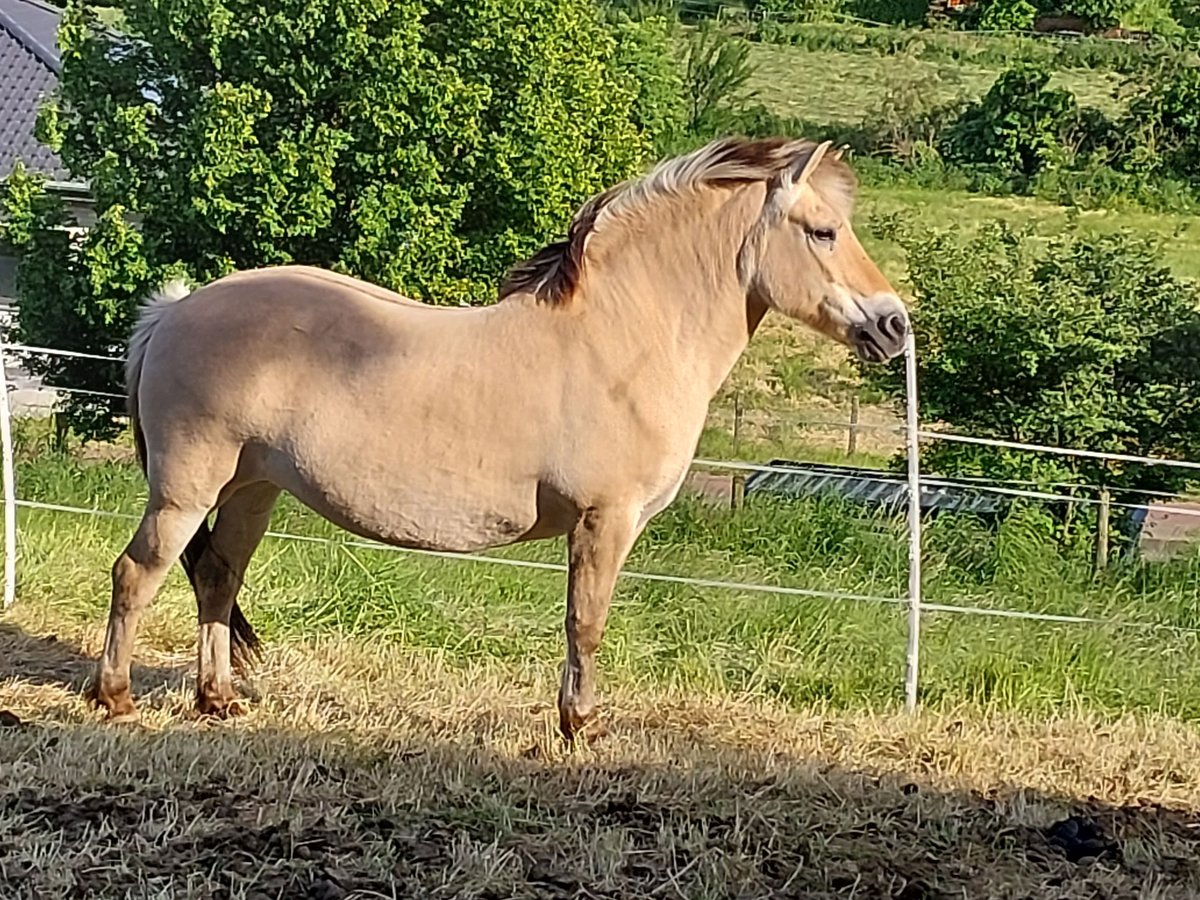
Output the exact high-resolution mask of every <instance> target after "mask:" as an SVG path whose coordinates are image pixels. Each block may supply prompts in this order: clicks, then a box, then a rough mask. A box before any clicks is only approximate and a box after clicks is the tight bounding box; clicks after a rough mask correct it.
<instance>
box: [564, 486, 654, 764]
mask: <svg viewBox="0 0 1200 900" xmlns="http://www.w3.org/2000/svg"><path fill="white" fill-rule="evenodd" d="M639 531H640V528H639V523H638V516H637V513H636V512H634V511H632V510H628V509H622V508H616V509H613V508H591V509H588V510H586V511H585V512H584V514H583V515H582V516H581V517H580V519H579V521H578V522H577V523H576V525H575V528H574V530H573V531H572V532H571V535H570V537H569V539H568V548H569V557H570V558H569V569H570V572H569V574H568V576H567V622H566V630H567V659H566V663H565V664H564V666H563V674H562V684H561V686H560V687H559V691H558V722H559V728H560V730H561V731H562V734H563V737H564V738H566V739H567V741H572V740H574V738H575V736H576V735H577V734H579V732H580V731H581V730H582V729H583V728H584V727H585V726H586V725H587V724H588V722H590V721H591V720H592V719H593V718H594V717H595V715H596V651H597V650H599V649H600V641H601V639H602V638H603V637H604V625H605V623H606V622H607V621H608V609H609V606H610V605H611V603H612V595H613V588H614V587H615V586H616V582H617V575H618V573H619V572H620V570H621V566H622V565H624V564H625V558H626V556H628V555H629V550H630V548H631V547H632V546H633V542H634V541H635V540H636V539H637V536H638V532H639Z"/></svg>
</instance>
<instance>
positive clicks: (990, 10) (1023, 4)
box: [975, 0, 1038, 31]
mask: <svg viewBox="0 0 1200 900" xmlns="http://www.w3.org/2000/svg"><path fill="white" fill-rule="evenodd" d="M1037 16H1038V9H1037V7H1036V6H1034V5H1033V4H1032V3H1030V2H1029V0H988V2H987V3H984V4H982V5H981V9H980V12H979V15H978V18H977V20H976V22H975V27H976V28H978V29H979V30H981V31H1030V30H1031V29H1032V28H1033V23H1034V22H1035V21H1036V20H1037Z"/></svg>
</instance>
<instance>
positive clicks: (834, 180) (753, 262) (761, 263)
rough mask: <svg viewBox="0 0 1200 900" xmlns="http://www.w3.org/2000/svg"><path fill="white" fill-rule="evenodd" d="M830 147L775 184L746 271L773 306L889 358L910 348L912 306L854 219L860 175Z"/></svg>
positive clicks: (744, 254)
mask: <svg viewBox="0 0 1200 900" xmlns="http://www.w3.org/2000/svg"><path fill="white" fill-rule="evenodd" d="M828 150H829V143H828V142H826V143H824V144H820V145H818V146H815V147H810V148H808V149H806V150H805V151H804V152H802V153H800V154H799V156H798V158H797V159H796V160H795V161H794V162H792V163H791V164H789V165H788V166H787V167H786V168H784V169H783V170H782V171H781V172H780V173H779V174H778V175H776V176H775V177H774V178H773V179H772V180H771V181H770V182H769V183H768V184H767V192H766V199H765V202H764V204H763V208H762V213H761V215H760V217H759V219H758V221H757V222H756V223H755V225H754V226H753V227H752V229H751V231H750V233H749V235H748V237H747V239H746V242H745V244H744V245H743V246H742V249H741V254H740V256H739V259H738V271H739V275H740V276H741V279H742V282H743V284H744V285H745V286H746V288H747V290H748V291H749V292H750V293H751V295H752V296H754V297H756V298H758V299H759V300H761V301H763V302H764V303H766V304H767V306H769V307H770V308H772V309H776V310H778V311H779V312H782V313H784V314H785V315H788V316H791V317H792V318H794V319H799V320H800V321H802V322H806V323H807V324H808V325H810V326H812V327H813V328H815V329H816V330H817V331H820V332H822V333H823V334H826V335H828V336H829V337H831V338H833V339H834V340H837V341H840V342H841V343H843V344H846V345H847V346H849V347H852V348H853V349H854V351H855V352H856V353H857V354H858V356H859V357H860V358H861V359H863V360H865V361H867V362H883V361H884V360H887V359H891V358H892V357H894V356H897V355H899V354H900V353H902V352H903V351H904V339H905V333H906V331H907V329H908V311H907V309H906V308H905V306H904V304H903V302H901V300H900V298H899V297H898V296H897V295H896V292H895V290H894V289H893V288H892V286H891V284H889V283H888V280H887V279H886V278H885V277H884V276H883V273H882V272H880V271H879V267H878V266H876V265H875V263H874V261H873V260H872V259H871V258H870V257H869V256H867V253H866V251H865V250H864V249H863V247H862V244H860V243H859V241H858V237H857V236H856V235H855V233H854V229H853V228H852V227H851V225H850V215H851V211H852V209H853V202H854V176H853V174H852V173H851V171H850V167H849V166H848V165H847V164H846V163H845V162H843V161H842V159H841V154H840V153H838V152H835V153H832V154H829V153H828Z"/></svg>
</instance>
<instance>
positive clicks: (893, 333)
mask: <svg viewBox="0 0 1200 900" xmlns="http://www.w3.org/2000/svg"><path fill="white" fill-rule="evenodd" d="M907 330H908V323H907V322H906V321H905V320H904V316H901V315H898V314H894V315H890V316H888V317H887V318H886V319H884V320H883V332H884V334H886V335H887V336H888V337H891V338H895V339H896V340H898V341H899V340H902V339H903V338H904V334H905V332H906V331H907Z"/></svg>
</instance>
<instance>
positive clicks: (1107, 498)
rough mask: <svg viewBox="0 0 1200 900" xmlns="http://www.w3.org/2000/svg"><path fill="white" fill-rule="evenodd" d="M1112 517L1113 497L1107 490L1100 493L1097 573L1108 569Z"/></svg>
mask: <svg viewBox="0 0 1200 900" xmlns="http://www.w3.org/2000/svg"><path fill="white" fill-rule="evenodd" d="M1111 516H1112V495H1111V494H1110V493H1109V492H1108V489H1107V488H1103V489H1101V491H1100V508H1099V510H1098V511H1097V519H1096V572H1097V573H1099V572H1103V571H1104V570H1105V569H1107V568H1108V534H1109V522H1110V519H1111Z"/></svg>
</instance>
